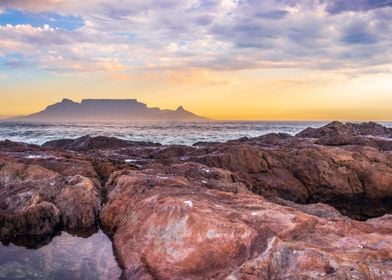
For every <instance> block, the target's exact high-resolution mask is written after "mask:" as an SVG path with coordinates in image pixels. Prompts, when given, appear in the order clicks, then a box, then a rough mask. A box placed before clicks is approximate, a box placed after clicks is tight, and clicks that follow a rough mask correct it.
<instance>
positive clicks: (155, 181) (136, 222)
mask: <svg viewBox="0 0 392 280" xmlns="http://www.w3.org/2000/svg"><path fill="white" fill-rule="evenodd" d="M181 168H182V166H180V165H178V166H176V169H181ZM204 168H205V167H204ZM185 169H187V168H185ZM180 173H181V172H180ZM166 175H167V174H166ZM196 178H197V176H194V177H193V178H186V177H182V176H178V175H173V176H166V177H163V178H162V176H161V174H160V172H159V171H158V172H156V170H155V171H154V170H150V171H148V170H147V171H142V172H141V171H139V172H136V171H122V172H117V173H114V174H113V175H112V177H111V178H110V180H109V182H108V185H107V188H108V191H109V192H108V196H109V200H108V202H107V204H106V205H105V207H104V208H103V209H102V211H101V221H102V225H103V226H104V227H105V229H106V230H107V231H108V232H109V233H110V234H111V235H112V239H113V245H114V248H115V252H116V254H117V256H118V260H119V262H120V264H121V266H122V267H124V274H123V277H124V278H126V279H291V278H293V277H294V278H295V279H315V278H317V279H341V278H342V277H343V278H344V276H345V277H348V278H355V277H359V279H377V278H379V279H388V278H390V277H392V270H391V269H390V265H391V258H392V253H391V252H392V229H391V228H390V227H388V226H389V222H386V221H382V222H377V221H373V222H369V223H366V222H354V221H350V220H349V219H346V218H344V217H342V216H339V215H332V216H331V215H326V216H325V217H322V216H324V215H320V214H319V213H316V214H306V213H304V212H302V211H301V210H299V208H293V207H287V206H282V205H278V204H275V203H272V202H268V201H266V200H265V199H264V198H262V197H260V196H258V195H254V194H249V193H245V192H238V193H233V192H229V191H226V192H222V191H221V190H216V189H213V188H212V189H207V188H205V187H203V186H202V185H200V184H199V183H198V180H197V179H196ZM315 208H317V206H315ZM310 212H312V211H309V213H310ZM327 212H329V213H330V212H331V211H330V210H328V211H327ZM320 216H321V217H320ZM301 277H302V278H301ZM294 278H293V279H294Z"/></svg>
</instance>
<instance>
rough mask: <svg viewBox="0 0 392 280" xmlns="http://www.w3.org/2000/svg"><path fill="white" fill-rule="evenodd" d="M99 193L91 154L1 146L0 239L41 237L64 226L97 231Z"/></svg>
mask: <svg viewBox="0 0 392 280" xmlns="http://www.w3.org/2000/svg"><path fill="white" fill-rule="evenodd" d="M33 153H34V154H33ZM32 155H34V157H33V156H32ZM63 156H67V158H65V157H63ZM100 192H101V183H100V179H99V176H98V174H97V173H96V172H95V170H94V168H93V166H92V164H91V162H89V161H88V160H87V158H85V159H84V160H82V157H81V156H74V157H73V158H72V156H71V158H70V155H69V154H67V155H64V154H62V153H61V152H58V151H49V150H42V149H39V148H34V149H33V150H31V148H29V147H25V148H24V150H23V151H22V150H18V152H12V153H9V152H4V151H0V209H1V211H0V239H2V240H3V239H12V238H19V237H24V236H31V238H38V237H39V236H41V235H53V234H54V233H55V232H56V231H57V230H59V229H62V228H64V229H66V230H68V231H71V232H75V233H78V234H84V233H86V232H93V231H95V230H96V227H97V224H98V214H99V209H100V205H101V195H100Z"/></svg>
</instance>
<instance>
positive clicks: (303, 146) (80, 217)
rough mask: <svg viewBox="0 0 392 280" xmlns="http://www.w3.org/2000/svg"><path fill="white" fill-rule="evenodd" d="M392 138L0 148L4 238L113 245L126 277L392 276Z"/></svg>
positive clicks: (335, 130) (353, 135) (360, 127)
mask: <svg viewBox="0 0 392 280" xmlns="http://www.w3.org/2000/svg"><path fill="white" fill-rule="evenodd" d="M390 214H392V130H391V129H389V128H386V127H383V126H381V125H379V124H376V123H362V124H351V123H346V124H345V123H340V122H332V123H330V124H328V125H326V126H324V127H322V128H318V129H314V128H308V129H305V130H304V131H302V132H300V133H299V134H297V135H296V136H291V135H288V134H268V135H265V136H260V137H257V138H252V139H248V138H242V139H238V140H234V141H228V142H225V143H196V144H195V145H193V146H181V145H167V146H165V145H160V144H157V143H145V142H133V141H126V140H121V139H116V138H109V137H94V138H92V137H89V136H85V137H81V138H78V139H62V140H56V141H51V142H47V143H45V144H44V145H42V146H35V145H28V144H24V143H14V142H11V141H8V140H5V141H1V142H0V240H1V241H2V242H4V243H7V242H14V243H16V244H20V245H23V246H29V247H34V243H35V242H39V241H40V240H47V237H48V236H52V235H54V234H56V233H57V232H58V231H60V230H65V231H67V232H70V233H73V234H78V235H81V236H88V235H89V234H91V233H92V232H95V231H97V230H98V227H99V226H100V227H101V228H102V229H103V230H104V231H105V233H106V234H108V235H109V236H110V237H111V240H112V242H113V246H114V249H115V253H116V256H117V258H118V261H119V264H120V266H121V267H122V269H123V277H124V278H125V279H392V216H391V215H390Z"/></svg>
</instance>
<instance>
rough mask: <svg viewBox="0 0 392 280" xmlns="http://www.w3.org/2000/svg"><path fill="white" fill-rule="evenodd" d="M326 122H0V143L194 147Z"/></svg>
mask: <svg viewBox="0 0 392 280" xmlns="http://www.w3.org/2000/svg"><path fill="white" fill-rule="evenodd" d="M324 124H326V122H291V121H290V122H282V121H211V122H132V123H26V122H5V121H3V122H0V140H4V139H9V140H11V141H16V142H25V143H30V144H38V145H41V144H43V143H45V142H46V141H49V140H55V139H61V138H77V137H80V136H84V135H90V136H98V135H99V136H112V137H117V138H122V139H126V140H134V141H152V142H157V143H161V144H182V145H192V144H194V143H196V142H198V141H208V142H215V141H218V142H223V141H227V140H232V139H238V138H241V137H257V136H260V135H265V134H268V133H272V132H284V133H288V134H291V135H294V134H296V133H298V132H299V131H301V130H303V129H305V128H306V127H320V126H322V125H324Z"/></svg>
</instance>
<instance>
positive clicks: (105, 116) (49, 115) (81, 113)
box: [18, 99, 206, 121]
mask: <svg viewBox="0 0 392 280" xmlns="http://www.w3.org/2000/svg"><path fill="white" fill-rule="evenodd" d="M18 120H28V121H133V120H162V121H170V120H171V121H201V120H206V119H205V118H203V117H200V116H198V115H196V114H193V113H192V112H189V111H186V110H185V109H184V108H183V107H182V106H180V107H178V108H177V110H161V109H160V108H149V107H147V105H146V104H144V103H141V102H138V101H137V100H136V99H83V100H82V101H81V102H80V103H78V102H74V101H72V100H69V99H63V100H62V101H61V102H59V103H55V104H53V105H49V106H48V107H46V109H45V110H43V111H41V112H38V113H34V114H31V115H28V116H21V117H18Z"/></svg>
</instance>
